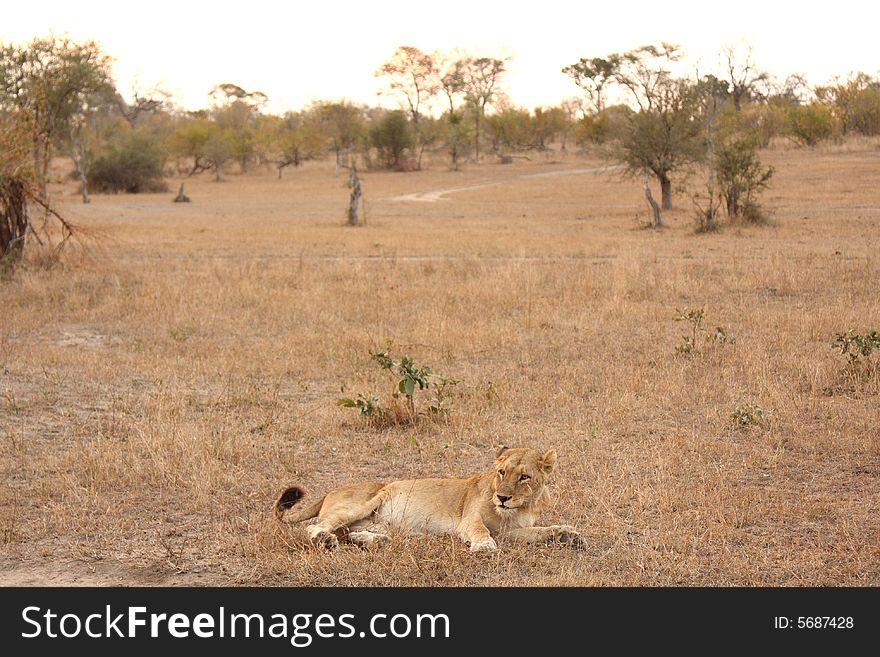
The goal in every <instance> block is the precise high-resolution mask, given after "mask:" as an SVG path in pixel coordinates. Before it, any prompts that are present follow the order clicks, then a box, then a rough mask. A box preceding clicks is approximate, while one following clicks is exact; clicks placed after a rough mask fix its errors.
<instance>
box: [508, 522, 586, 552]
mask: <svg viewBox="0 0 880 657" xmlns="http://www.w3.org/2000/svg"><path fill="white" fill-rule="evenodd" d="M504 536H505V537H506V538H511V539H513V540H514V541H521V542H523V543H552V542H554V541H555V542H559V543H565V544H566V545H570V546H572V547H577V548H582V547H586V545H587V542H586V541H585V540H584V539H583V537H582V536H581V535H580V534H579V533H578V532H577V530H576V529H575V528H574V527H571V526H569V525H550V526H549V527H518V528H517V529H511V530H510V531H509V532H506V533H505V534H504Z"/></svg>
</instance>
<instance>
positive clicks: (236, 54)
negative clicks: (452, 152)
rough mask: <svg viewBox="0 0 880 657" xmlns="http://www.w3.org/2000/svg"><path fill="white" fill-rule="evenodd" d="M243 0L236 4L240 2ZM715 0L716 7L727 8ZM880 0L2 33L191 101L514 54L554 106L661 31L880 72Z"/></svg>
mask: <svg viewBox="0 0 880 657" xmlns="http://www.w3.org/2000/svg"><path fill="white" fill-rule="evenodd" d="M233 7H234V9H233ZM713 7H714V8H713ZM878 7H880V2H871V3H868V2H858V3H854V2H842V3H838V4H836V5H835V4H829V3H827V2H823V3H821V4H818V3H817V4H816V5H815V8H813V5H812V3H810V2H773V1H772V0H763V1H754V0H735V1H733V2H731V1H725V2H717V3H710V2H707V1H706V0H703V1H691V0H670V1H668V2H662V1H657V0H653V1H652V2H643V1H642V0H630V1H629V2H625V3H624V2H613V1H609V2H605V3H601V2H595V1H589V0H579V1H578V2H562V1H559V0H542V1H536V0H532V1H531V2H515V1H513V0H507V1H505V2H496V1H494V0H492V1H487V0H467V1H465V0H438V1H437V2H424V1H421V0H409V1H398V0H393V1H383V0H361V1H360V2H352V1H350V0H334V1H332V2H320V1H319V0H311V1H310V2H302V1H300V0H287V1H285V2H268V1H260V0H252V1H250V2H243V1H239V2H238V3H228V2H217V1H215V2H190V1H180V0H178V1H177V2H168V1H166V0H146V1H144V2H132V3H128V2H120V1H119V0H114V1H112V2H106V1H99V0H81V1H73V0H64V1H56V0H43V1H42V2H31V3H27V4H25V3H23V2H22V3H14V4H13V5H10V6H9V7H7V8H6V9H5V10H4V14H3V16H2V19H0V40H2V41H3V42H4V43H10V42H21V41H25V40H29V39H31V38H32V37H34V36H44V35H46V34H48V33H49V32H50V31H53V32H55V33H57V34H68V35H70V36H71V37H73V38H74V39H76V40H84V39H87V38H91V39H94V40H96V41H98V42H99V43H100V44H101V46H102V47H103V49H104V50H105V51H106V52H107V53H108V54H109V55H111V56H112V57H113V58H114V60H115V61H114V67H113V70H114V75H115V78H116V81H117V84H118V86H119V88H120V91H122V92H123V93H124V95H128V93H127V92H128V90H129V89H130V88H131V85H132V83H133V81H135V80H137V81H139V83H140V85H141V86H142V87H149V86H151V85H154V84H156V83H160V84H161V85H162V86H163V87H164V88H166V89H167V90H168V91H170V92H172V93H173V94H174V96H175V101H176V102H177V103H178V104H182V105H183V106H185V107H188V108H197V107H204V106H206V105H207V104H208V92H209V91H210V89H211V88H212V87H213V86H214V85H215V84H218V83H220V82H232V83H235V84H238V85H239V86H241V87H243V88H245V89H247V90H249V91H253V90H259V91H263V92H264V93H266V94H267V95H268V96H269V98H270V101H271V105H270V109H273V110H276V111H277V110H280V109H282V108H283V109H295V108H298V107H301V106H303V105H306V104H308V103H309V102H310V101H312V100H317V99H340V98H350V99H352V100H355V101H358V102H368V103H375V102H377V98H376V92H377V90H378V88H379V86H380V85H379V82H378V81H377V80H376V78H374V77H373V72H374V71H375V69H376V68H377V67H378V66H379V65H380V64H381V63H382V61H384V60H385V59H386V58H387V57H388V56H389V55H390V54H391V53H392V52H393V51H394V49H395V48H396V47H397V46H399V45H412V46H416V47H418V48H421V49H422V50H425V51H431V50H434V49H440V50H452V49H453V48H461V49H465V50H468V51H472V52H475V53H477V54H484V55H489V56H499V55H505V56H511V57H513V59H512V61H511V62H510V65H509V74H508V75H507V77H506V79H505V83H504V86H505V89H506V90H507V91H508V94H509V96H510V97H511V99H512V101H513V102H514V103H515V104H517V105H522V106H526V107H530V108H531V107H534V106H537V105H553V104H557V103H558V102H559V101H561V100H562V99H564V98H566V97H570V96H573V95H576V93H577V91H578V90H577V88H576V87H575V86H574V84H573V83H572V82H571V80H570V79H569V78H568V77H567V76H565V75H564V74H562V73H561V72H560V69H561V68H562V67H563V66H565V65H567V64H570V63H573V62H575V61H577V60H578V59H579V58H580V57H593V56H603V55H606V54H608V53H610V52H619V51H623V50H628V49H631V48H634V47H637V46H640V45H643V44H646V43H652V42H653V43H657V42H659V41H661V40H665V41H668V42H673V43H678V44H680V45H681V46H683V48H684V50H685V52H686V53H687V55H688V62H689V64H690V65H691V66H692V68H694V69H696V68H697V67H698V68H699V71H700V72H701V73H706V72H711V71H712V70H713V69H714V68H716V67H717V65H718V61H719V58H718V54H719V52H720V51H721V49H722V47H723V46H724V45H726V44H731V45H734V44H738V43H739V44H741V43H743V42H748V43H750V44H751V45H752V46H753V48H754V58H755V60H756V62H757V63H758V64H759V65H760V66H761V67H763V68H764V69H767V70H769V71H770V72H772V73H773V74H774V75H776V76H777V77H779V78H785V77H786V76H787V75H788V74H790V73H803V74H805V75H806V76H807V78H808V79H809V80H810V82H811V83H814V84H816V83H822V82H825V81H827V80H828V79H829V78H831V77H833V76H835V75H844V76H845V75H846V74H847V73H849V72H850V71H859V70H861V71H865V72H867V73H870V74H872V75H877V74H878V72H880V49H878V47H877V40H878V37H877V30H878V24H880V20H878V19H880V8H878Z"/></svg>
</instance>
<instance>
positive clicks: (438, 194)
mask: <svg viewBox="0 0 880 657" xmlns="http://www.w3.org/2000/svg"><path fill="white" fill-rule="evenodd" d="M620 168H621V167H620V165H609V166H601V167H585V168H579V169H561V170H559V171H544V172H542V173H524V174H522V175H519V176H514V177H512V178H503V179H501V180H490V181H488V182H483V183H475V184H473V185H463V186H462V187H450V188H448V189H436V190H434V191H430V192H416V193H414V194H403V195H402V196H391V197H389V198H388V199H386V200H388V201H422V202H427V203H434V202H435V201H439V200H442V199H443V198H444V197H445V196H446V195H447V194H454V193H456V192H465V191H468V190H471V189H483V188H484V187H495V186H496V185H509V184H511V183H514V182H516V181H518V180H528V179H530V178H555V177H556V176H569V175H575V174H580V173H599V172H602V171H613V170H615V169H620Z"/></svg>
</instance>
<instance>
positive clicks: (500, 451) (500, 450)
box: [495, 445, 510, 461]
mask: <svg viewBox="0 0 880 657" xmlns="http://www.w3.org/2000/svg"><path fill="white" fill-rule="evenodd" d="M508 449H510V448H509V447H505V446H504V445H498V447H496V448H495V460H496V461H497V460H498V459H500V458H501V456H502V455H503V454H504V452H506V451H507V450H508Z"/></svg>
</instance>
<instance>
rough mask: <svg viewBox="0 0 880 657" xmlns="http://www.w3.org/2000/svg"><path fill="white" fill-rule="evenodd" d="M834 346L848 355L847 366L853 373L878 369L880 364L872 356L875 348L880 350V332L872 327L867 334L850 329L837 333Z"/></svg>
mask: <svg viewBox="0 0 880 657" xmlns="http://www.w3.org/2000/svg"><path fill="white" fill-rule="evenodd" d="M834 337H835V338H836V339H835V341H834V343H833V344H832V345H831V347H832V348H834V349H837V350H838V351H840V353H841V354H843V355H845V356H847V358H848V362H847V368H848V369H849V371H850V372H851V373H858V372H865V371H868V372H870V371H871V370H874V369H877V368H878V364H877V363H876V362H875V361H874V359H873V358H872V357H871V356H872V354H873V353H874V351H875V350H877V351H880V333H878V332H877V331H876V330H875V329H871V330H870V331H868V332H867V333H865V334H860V333H856V332H855V330H853V329H850V330H849V331H847V332H846V333H837V334H836V335H835V336H834Z"/></svg>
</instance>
